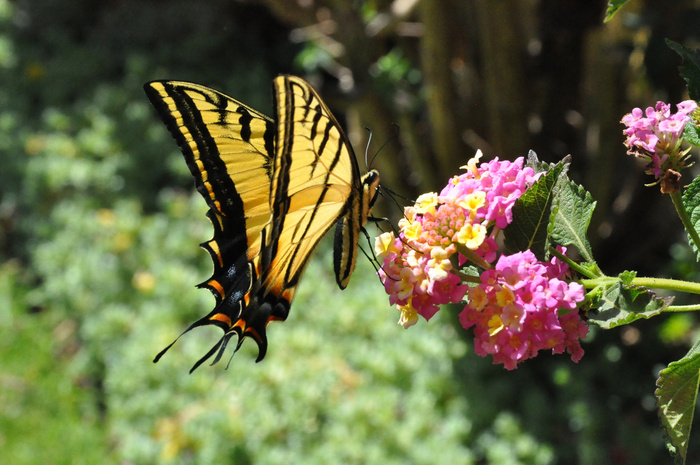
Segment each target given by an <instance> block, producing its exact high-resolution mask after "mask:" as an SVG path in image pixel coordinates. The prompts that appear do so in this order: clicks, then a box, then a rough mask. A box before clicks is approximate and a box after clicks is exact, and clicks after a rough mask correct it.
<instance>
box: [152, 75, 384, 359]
mask: <svg viewBox="0 0 700 465" xmlns="http://www.w3.org/2000/svg"><path fill="white" fill-rule="evenodd" d="M144 89H145V91H146V94H147V95H148V97H149V99H150V100H151V103H152V104H153V105H154V107H155V108H156V110H157V111H158V113H159V115H160V116H161V118H162V119H163V121H164V122H165V123H166V126H167V127H168V129H169V130H170V132H171V134H172V135H173V137H174V138H175V139H176V141H177V142H178V144H179V145H180V148H181V149H182V152H183V154H184V156H185V160H186V162H187V165H188V166H189V168H190V172H191V173H192V175H193V176H194V178H195V185H196V187H197V190H198V191H199V193H200V194H201V195H202V196H203V197H204V199H205V200H206V202H207V204H208V206H209V211H208V213H207V216H208V217H209V219H210V220H211V222H212V224H213V227H214V236H213V238H212V239H211V240H209V241H207V242H205V243H203V244H201V245H202V247H203V248H204V249H206V250H207V251H208V252H209V254H210V255H211V257H212V260H213V262H214V273H213V275H212V276H211V278H209V279H208V280H207V281H205V282H203V283H201V284H200V285H199V287H204V288H207V289H209V290H210V291H211V292H212V293H213V294H214V296H215V298H216V306H215V308H214V309H213V310H212V311H211V312H210V313H209V314H208V315H206V316H204V317H203V318H201V319H199V320H197V321H195V322H194V323H192V325H190V326H189V327H188V328H187V329H186V330H185V332H187V331H189V330H190V329H193V328H195V327H198V326H203V325H215V326H218V327H220V328H221V329H222V330H223V331H224V335H223V336H222V338H221V339H220V340H219V341H218V342H217V343H216V345H214V347H212V349H211V350H210V351H209V352H208V353H207V354H206V355H205V356H204V357H203V358H202V359H200V360H199V361H198V362H197V364H196V365H195V366H194V367H193V368H192V369H193V370H194V369H195V368H196V367H197V366H199V365H200V364H201V363H203V362H204V361H205V360H207V359H208V358H210V357H211V356H212V355H214V354H215V353H216V357H215V359H214V362H213V363H216V362H217V361H218V360H219V359H220V358H221V356H222V355H223V353H224V350H225V349H226V346H227V344H228V342H229V340H230V338H231V337H232V336H233V335H236V336H237V338H238V343H237V346H236V350H238V348H239V347H240V345H241V343H242V342H243V340H244V339H245V338H246V337H251V338H253V339H254V340H255V341H256V342H257V344H258V349H259V351H258V358H257V361H260V360H262V358H263V357H264V356H265V354H266V350H267V337H266V333H265V329H266V327H267V324H268V323H269V322H270V321H275V320H279V321H283V320H285V319H286V318H287V315H288V314H289V308H290V305H291V302H292V299H293V297H294V293H295V290H296V287H297V285H298V284H299V281H300V279H301V276H302V274H303V271H304V269H305V267H306V264H307V263H308V261H309V258H310V256H311V254H312V252H313V250H314V249H315V247H316V246H317V245H318V242H319V241H320V239H321V238H322V237H323V236H324V235H325V233H326V232H327V231H328V229H330V227H331V226H332V225H333V224H337V227H336V235H335V246H334V268H335V274H336V281H337V283H338V285H339V286H340V287H341V288H345V287H346V286H347V284H348V281H349V278H350V275H351V273H352V271H353V269H354V265H355V257H356V254H357V241H358V236H359V233H360V231H361V230H362V228H363V226H364V224H365V223H366V221H367V218H368V216H369V211H370V209H371V207H372V204H373V203H374V200H375V197H376V189H377V187H378V184H379V175H378V174H377V172H376V171H374V170H372V171H369V172H368V173H367V174H365V175H364V176H362V177H361V176H360V173H359V169H358V166H357V161H356V159H355V155H354V153H353V152H352V148H351V147H350V144H349V142H348V140H347V137H346V136H345V134H344V133H343V131H342V129H341V127H340V125H339V124H338V122H337V121H336V119H335V117H333V115H332V114H331V112H330V110H329V109H328V107H327V106H326V105H325V104H324V103H323V101H322V100H321V99H320V97H319V96H318V94H317V93H316V91H315V90H314V89H313V88H312V87H311V86H310V85H309V84H308V83H307V82H306V81H304V80H303V79H301V78H298V77H294V76H279V77H278V78H276V79H275V80H274V95H275V108H276V112H275V113H276V118H275V119H274V120H273V119H272V118H269V117H267V116H265V115H263V114H262V113H260V112H258V111H256V110H254V109H252V108H250V107H248V106H246V105H245V104H243V103H241V102H238V101H236V100H234V99H232V98H230V97H228V96H226V95H224V94H222V93H220V92H218V91H215V90H213V89H209V88H207V87H204V86H201V85H198V84H192V83H187V82H181V81H154V82H150V83H148V84H146V85H145V86H144ZM183 334H184V333H183ZM173 343H174V342H173ZM170 346H172V344H171V345H170ZM170 346H168V347H166V348H165V349H164V350H163V351H162V352H161V353H160V354H158V356H157V357H156V361H157V360H158V359H159V358H160V356H162V354H163V353H164V352H165V351H167V350H168V348H170Z"/></svg>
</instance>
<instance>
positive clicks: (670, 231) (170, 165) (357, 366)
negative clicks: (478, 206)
mask: <svg viewBox="0 0 700 465" xmlns="http://www.w3.org/2000/svg"><path fill="white" fill-rule="evenodd" d="M605 7H606V2H605V1H591V0H521V1H516V0H510V1H487V0H441V1H438V0H420V1H419V0H394V1H388V0H386V1H382V0H375V1H372V0H356V1H338V0H259V1H224V0H207V1H198V2H189V1H184V0H173V1H136V0H112V1H102V2H93V1H90V0H60V1H59V0H17V1H8V0H0V457H2V461H3V463H8V464H53V465H58V464H95V463H106V464H214V463H216V464H222V463H230V464H283V463H284V464H290V463H304V464H314V463H323V464H328V463H343V464H382V465H387V464H435V463H451V464H601V463H605V464H658V463H671V458H670V456H669V455H668V453H667V452H666V451H665V446H664V442H663V439H662V435H661V429H660V426H659V422H658V420H657V418H656V413H655V406H654V402H655V400H654V397H653V391H654V388H655V384H654V382H655V378H656V374H657V373H658V370H659V369H660V368H662V367H664V366H665V365H667V364H668V363H669V362H671V361H673V360H676V359H678V358H679V357H680V356H682V355H683V354H684V353H685V352H686V351H687V350H688V347H689V344H691V343H692V342H693V341H694V339H695V336H696V327H697V322H696V319H695V317H694V316H692V315H676V316H673V317H665V318H657V319H656V320H654V321H644V322H640V323H639V324H635V325H634V327H629V328H628V327H625V328H623V329H622V330H619V329H618V330H612V331H609V332H605V333H604V332H602V331H596V330H595V328H593V329H592V331H591V334H590V336H589V338H588V340H587V341H586V343H584V349H585V350H586V355H585V356H584V358H583V360H582V361H581V362H580V363H578V364H574V363H572V362H571V361H570V359H569V358H568V357H567V356H552V355H549V354H542V355H541V356H540V357H539V358H538V359H536V360H532V361H528V362H526V363H525V364H523V365H522V366H521V367H520V368H519V369H518V370H516V371H514V372H508V371H505V370H503V369H502V368H501V367H500V366H493V365H491V360H487V359H481V358H479V357H477V356H476V355H475V354H474V353H473V350H472V347H471V343H470V341H469V334H467V333H466V332H465V331H463V330H462V329H461V328H460V327H459V325H458V322H457V313H458V312H459V310H460V309H459V308H445V309H444V310H443V311H441V312H440V313H438V315H437V316H436V317H435V318H434V319H433V320H431V321H430V323H429V324H426V323H425V322H420V323H419V324H418V325H417V326H416V327H413V328H411V329H409V330H403V329H402V328H401V327H399V326H398V325H397V324H396V321H397V319H398V312H396V311H395V310H394V309H392V308H391V307H390V305H389V303H388V299H387V297H386V295H385V294H384V292H383V288H382V286H381V284H380V283H379V281H378V279H377V278H376V276H374V275H373V270H372V267H371V265H370V264H369V262H368V261H367V260H364V259H362V260H360V262H361V263H360V264H359V266H358V270H357V271H356V272H355V274H354V276H353V279H352V281H351V283H350V286H349V288H348V289H347V290H345V291H344V292H341V291H340V290H339V289H338V288H337V286H336V285H335V282H334V278H333V273H332V271H331V270H332V266H331V247H330V245H331V244H330V243H324V244H322V246H321V248H320V250H319V252H318V253H317V254H316V257H315V259H314V260H313V261H312V263H311V265H310V267H309V269H308V271H307V274H306V277H305V279H304V280H302V284H301V286H300V288H299V292H298V294H297V297H296V300H295V302H294V304H293V306H292V311H291V314H290V317H289V319H288V320H287V322H285V323H284V324H273V325H271V326H270V327H269V329H268V335H269V338H270V348H269V351H268V354H267V357H266V359H265V360H264V361H263V362H262V363H260V364H255V363H254V362H253V359H254V357H255V355H256V353H257V352H256V350H257V349H256V348H255V344H253V343H250V342H248V343H246V344H244V346H243V348H242V350H241V351H240V352H239V353H238V355H236V357H235V358H234V359H233V360H232V361H231V363H230V366H229V368H228V370H225V368H226V364H227V360H224V361H222V362H221V363H219V364H218V365H216V366H214V367H213V368H212V367H209V366H207V365H204V366H202V367H200V368H199V369H198V370H197V371H195V372H194V374H192V375H190V374H188V371H189V369H190V367H191V366H192V364H193V363H194V362H195V361H196V360H198V359H199V357H201V355H203V354H204V353H205V352H206V350H208V349H209V347H211V345H212V344H213V343H214V341H215V340H217V339H218V338H219V336H220V331H219V330H218V329H216V328H202V329H198V330H197V331H193V332H192V333H190V334H188V335H187V337H184V338H183V339H181V340H180V341H179V342H178V343H177V344H176V345H175V346H174V347H173V349H171V351H170V352H168V354H167V355H166V356H165V357H164V358H163V359H162V360H161V361H160V362H159V363H158V364H156V365H154V364H153V363H152V359H153V357H154V355H155V354H156V353H157V352H158V351H159V350H160V349H162V348H163V347H164V346H165V345H167V344H169V343H170V342H171V341H172V340H173V339H174V338H175V337H177V335H178V334H179V333H180V332H181V331H182V330H183V329H184V328H185V327H186V325H187V324H189V322H191V321H193V320H194V319H196V318H199V317H200V316H202V315H204V314H206V313H208V312H209V311H210V309H211V307H212V305H213V302H214V299H213V298H212V297H211V296H210V295H209V294H208V293H207V292H206V291H203V290H196V289H195V288H194V285H195V284H196V283H198V282H201V281H203V280H204V279H206V278H208V277H209V275H210V272H211V262H210V259H209V257H208V254H207V253H206V252H204V251H203V250H201V249H199V248H198V247H197V244H198V243H200V242H203V241H205V240H208V239H209V238H210V237H211V234H212V230H211V225H210V223H209V221H208V220H207V219H206V218H205V216H204V214H205V211H206V208H205V204H204V202H203V201H202V199H201V198H200V196H199V195H198V194H197V193H196V192H195V190H194V188H193V182H192V179H191V176H190V175H189V173H188V171H187V168H186V166H185V163H184V161H183V159H182V155H181V154H180V152H179V150H178V148H177V146H176V144H175V142H174V141H173V140H172V139H171V138H170V136H169V134H168V132H167V130H166V128H165V127H164V126H163V124H162V123H161V121H160V120H159V119H158V117H157V116H156V114H155V112H154V111H153V109H152V108H151V107H150V106H149V103H148V101H147V99H146V96H145V94H144V93H143V90H142V86H143V84H144V83H145V82H147V81H149V80H152V79H181V80H191V81H195V82H198V83H201V84H204V85H207V86H211V87H214V88H216V89H218V90H221V91H223V92H225V93H227V94H229V95H231V96H233V97H235V98H237V99H239V100H241V101H243V102H245V103H247V104H249V105H250V106H252V107H254V108H257V109H260V110H261V111H262V112H264V113H266V114H268V115H272V114H273V111H272V106H271V105H272V98H271V95H270V91H271V80H272V78H273V77H274V76H276V75H278V74H281V73H292V74H297V75H301V76H304V77H305V78H307V79H309V80H310V81H311V82H312V83H313V84H314V85H315V86H316V88H317V89H318V90H319V92H320V93H321V95H322V96H323V97H324V98H325V99H326V101H327V102H328V104H329V105H330V106H331V108H332V109H333V111H334V112H335V114H336V115H337V116H338V118H339V119H340V120H341V122H342V123H343V124H344V126H345V127H346V128H347V132H348V135H349V136H350V138H351V139H352V142H353V144H354V146H355V150H356V152H357V153H358V160H359V164H360V166H361V168H363V169H364V168H365V167H366V165H367V162H366V161H365V156H364V153H365V150H367V152H368V154H369V156H368V158H369V159H370V160H371V163H370V164H371V166H370V167H373V168H378V169H379V171H380V172H381V176H382V180H383V184H384V185H386V186H387V187H389V188H391V189H392V190H394V191H396V192H398V193H400V194H402V195H404V196H406V197H408V198H415V196H417V195H418V194H419V193H421V192H425V191H435V190H439V189H441V188H442V186H444V185H445V183H446V182H447V180H448V179H449V177H450V176H452V175H454V174H457V173H459V169H458V167H459V166H461V165H463V164H465V163H466V161H467V160H468V159H469V158H471V157H472V156H473V154H474V152H475V151H476V150H477V149H482V150H483V151H484V153H485V157H486V159H491V158H493V157H500V158H502V159H511V160H512V159H514V158H516V157H519V156H526V155H527V152H528V150H530V149H532V150H534V151H535V152H537V154H538V155H539V157H540V159H543V160H545V161H548V162H554V161H558V160H560V159H561V158H562V157H563V156H565V155H567V154H571V155H572V157H573V162H572V165H571V176H572V178H573V179H575V180H576V181H577V182H579V183H582V184H584V185H585V187H586V188H587V189H588V190H589V191H591V192H592V194H593V196H594V197H595V199H596V200H597V201H598V207H597V211H596V215H595V217H594V220H593V224H592V225H591V229H590V232H591V239H592V243H593V244H594V252H595V255H596V257H598V259H599V262H600V264H601V267H602V268H603V270H604V271H605V272H607V273H608V274H616V273H619V272H620V271H622V270H625V269H635V270H638V271H639V272H640V274H643V275H650V276H651V275H663V276H666V277H676V278H686V279H697V278H698V276H697V275H696V274H694V273H695V272H694V269H695V264H694V260H693V256H692V253H691V252H690V251H689V249H688V247H687V245H686V243H687V241H686V239H685V237H684V234H683V231H682V227H681V224H680V221H679V220H678V219H677V218H675V216H674V212H673V208H672V205H671V202H670V200H669V199H668V198H663V197H662V196H661V195H660V194H659V190H658V187H644V186H643V184H644V183H645V182H650V181H651V179H650V178H648V177H646V176H645V175H643V173H642V170H643V166H641V165H640V164H639V163H637V162H636V161H635V160H633V159H631V158H630V157H627V156H625V149H624V147H623V145H622V141H623V137H622V134H621V130H622V127H621V125H620V124H619V121H620V118H621V117H622V116H623V115H624V114H625V113H627V112H629V111H630V110H631V109H632V108H633V107H635V106H641V107H646V106H650V105H653V104H654V103H655V102H656V101H657V100H659V99H661V100H665V101H670V102H672V103H675V102H678V101H680V100H683V99H684V98H686V96H685V87H684V82H683V81H682V79H681V78H680V77H679V76H678V72H677V67H678V65H679V64H680V58H679V57H678V56H677V55H676V54H675V53H674V52H672V51H671V50H670V49H669V48H668V47H667V46H666V45H665V43H664V39H665V38H667V37H668V38H671V39H673V40H675V41H677V42H680V43H681V44H684V45H686V46H691V47H697V46H698V44H699V43H700V26H699V25H700V2H699V1H697V0H675V1H674V2H664V1H651V0H649V1H642V0H637V1H633V2H631V3H630V4H628V5H626V6H625V7H624V9H623V10H622V11H621V12H620V13H618V15H617V16H616V17H615V18H614V19H613V20H612V21H611V22H609V23H607V24H603V22H602V18H603V14H604V11H605ZM365 127H367V128H369V129H370V130H371V133H372V142H371V145H369V147H367V139H368V134H369V132H368V131H367V130H365V129H364V128H365ZM691 176H692V174H691V173H688V174H684V178H683V181H684V182H686V183H687V182H689V180H690V179H692V177H691ZM382 202H384V203H382ZM397 212H398V209H397V208H396V207H395V206H392V205H391V204H389V203H388V202H385V201H380V204H379V205H378V206H377V212H376V214H377V215H389V216H393V217H396V215H397ZM375 232H376V231H374V230H373V228H370V233H371V234H375ZM677 302H682V303H688V302H692V301H689V300H688V301H683V300H682V299H681V300H677ZM696 439H697V435H696ZM698 442H699V441H697V440H696V441H695V443H691V446H690V447H691V448H690V451H689V457H690V459H691V461H692V460H693V459H694V460H696V461H697V460H700V444H699V443H698Z"/></svg>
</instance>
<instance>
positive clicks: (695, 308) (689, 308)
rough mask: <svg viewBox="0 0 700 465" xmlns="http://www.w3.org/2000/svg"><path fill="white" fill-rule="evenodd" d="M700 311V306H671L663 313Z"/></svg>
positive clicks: (663, 310)
mask: <svg viewBox="0 0 700 465" xmlns="http://www.w3.org/2000/svg"><path fill="white" fill-rule="evenodd" d="M698 310H700V304H695V305H669V306H668V307H666V308H664V309H662V310H661V312H662V313H680V312H697V311H698Z"/></svg>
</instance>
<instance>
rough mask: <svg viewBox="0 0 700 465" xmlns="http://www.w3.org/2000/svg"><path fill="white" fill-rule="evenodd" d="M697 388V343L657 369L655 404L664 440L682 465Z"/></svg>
mask: <svg viewBox="0 0 700 465" xmlns="http://www.w3.org/2000/svg"><path fill="white" fill-rule="evenodd" d="M699 385H700V342H697V343H695V345H694V346H693V347H692V348H691V349H690V350H689V351H688V353H687V354H686V355H685V356H684V357H683V358H682V359H680V360H678V361H676V362H671V363H670V364H669V365H668V367H667V368H665V369H663V370H661V373H660V375H659V379H658V380H657V381H656V386H657V389H656V392H655V393H654V394H655V395H656V405H657V407H658V408H659V419H660V420H661V424H662V425H663V427H664V432H665V433H666V438H667V439H668V441H669V442H670V444H671V446H673V447H674V448H675V449H676V463H685V459H686V454H687V452H688V441H689V439H690V429H691V427H692V424H693V414H694V413H695V404H696V403H697V398H698V387H699Z"/></svg>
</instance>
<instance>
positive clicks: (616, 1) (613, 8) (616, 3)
mask: <svg viewBox="0 0 700 465" xmlns="http://www.w3.org/2000/svg"><path fill="white" fill-rule="evenodd" d="M629 1H630V0H610V1H609V2H608V10H607V11H606V12H605V20H604V21H605V22H606V23H607V22H608V21H610V20H611V19H612V17H613V16H615V13H617V10H619V9H620V8H622V5H624V4H625V3H627V2H629Z"/></svg>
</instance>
